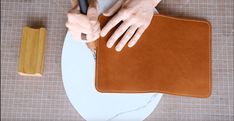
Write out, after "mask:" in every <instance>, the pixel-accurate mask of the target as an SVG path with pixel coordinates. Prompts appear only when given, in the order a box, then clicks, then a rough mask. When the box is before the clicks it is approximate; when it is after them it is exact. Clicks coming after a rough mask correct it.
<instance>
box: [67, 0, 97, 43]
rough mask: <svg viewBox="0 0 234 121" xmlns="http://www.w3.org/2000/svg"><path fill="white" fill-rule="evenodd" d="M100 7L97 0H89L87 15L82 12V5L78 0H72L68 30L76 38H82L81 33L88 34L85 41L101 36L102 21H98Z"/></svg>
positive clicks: (68, 15)
mask: <svg viewBox="0 0 234 121" xmlns="http://www.w3.org/2000/svg"><path fill="white" fill-rule="evenodd" d="M98 14H99V8H98V1H97V0H90V1H89V8H88V12H87V15H83V14H81V13H80V7H79V4H78V1H77V0H72V9H71V10H69V12H68V14H67V17H68V21H67V22H66V24H65V25H66V27H67V28H68V31H70V32H71V34H72V36H73V38H74V39H80V40H82V38H81V33H83V34H86V40H84V41H85V42H92V41H95V40H97V39H98V38H99V36H100V23H99V21H98V16H99V15H98Z"/></svg>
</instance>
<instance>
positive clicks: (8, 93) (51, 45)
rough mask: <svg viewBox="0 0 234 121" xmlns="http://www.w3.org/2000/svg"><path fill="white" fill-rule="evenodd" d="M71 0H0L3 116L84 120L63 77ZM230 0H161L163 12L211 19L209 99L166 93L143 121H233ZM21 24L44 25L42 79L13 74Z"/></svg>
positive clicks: (46, 120) (5, 120) (15, 119)
mask: <svg viewBox="0 0 234 121" xmlns="http://www.w3.org/2000/svg"><path fill="white" fill-rule="evenodd" d="M69 7H70V0H1V119H2V120H3V121H9V120H11V121H27V120H28V121H41V120H44V121H52V120H54V121H58V120H61V121H83V120H84V119H82V117H81V116H80V115H79V114H78V113H77V112H76V110H75V109H74V108H73V107H72V105H71V104H70V102H69V100H68V98H67V96H66V94H65V90H64V88H63V82H62V77H61V59H60V58H61V52H62V46H63V40H64V36H65V33H66V28H65V26H64V23H65V22H66V12H67V11H68V9H69ZM233 8H234V3H233V0H162V2H161V3H160V5H159V6H158V9H159V12H161V13H163V14H166V15H173V16H186V17H193V18H205V19H207V20H209V21H210V22H211V23H212V26H213V29H212V31H213V32H212V38H213V40H212V47H213V48H212V71H213V73H212V78H213V85H212V88H213V89H212V95H211V96H210V97H209V98H207V99H199V98H190V97H179V96H172V95H164V96H163V98H162V100H161V102H160V104H159V106H158V107H157V108H156V109H155V111H154V112H153V113H152V114H151V115H150V116H149V117H148V118H147V119H146V121H155V120H156V121H171V120H173V121H233V120H234V115H233V108H234V106H233V89H234V88H233V47H234V45H233V44H234V43H233V39H234V38H233V33H234V29H233V28H234V26H233V21H234V20H233V14H234V12H233V11H234V10H233ZM25 25H30V26H45V27H46V28H47V29H48V33H47V34H48V37H47V41H46V54H45V56H46V58H45V71H44V76H43V77H42V78H36V77H23V76H19V75H18V74H17V65H18V56H19V46H20V40H21V32H22V28H23V26H25Z"/></svg>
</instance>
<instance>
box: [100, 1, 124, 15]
mask: <svg viewBox="0 0 234 121" xmlns="http://www.w3.org/2000/svg"><path fill="white" fill-rule="evenodd" d="M122 3H123V0H118V1H117V2H116V3H115V4H114V5H113V6H112V7H111V8H110V9H108V10H107V11H105V12H103V15H104V16H112V15H113V14H114V13H116V12H117V11H118V9H119V8H120V7H121V5H122Z"/></svg>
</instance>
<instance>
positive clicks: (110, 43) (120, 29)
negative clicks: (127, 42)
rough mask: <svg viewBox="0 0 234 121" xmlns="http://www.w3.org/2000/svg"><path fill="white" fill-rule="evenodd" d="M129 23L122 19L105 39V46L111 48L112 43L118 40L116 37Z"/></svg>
mask: <svg viewBox="0 0 234 121" xmlns="http://www.w3.org/2000/svg"><path fill="white" fill-rule="evenodd" d="M130 25H131V21H124V22H123V23H122V24H121V25H120V26H119V27H118V28H117V29H116V30H115V32H114V34H112V35H111V37H110V38H109V40H108V41H107V47H108V48H111V47H112V46H113V45H114V43H115V42H116V41H117V40H118V38H119V37H120V36H121V35H122V34H123V33H124V32H125V31H126V30H127V29H128V28H129V26H130Z"/></svg>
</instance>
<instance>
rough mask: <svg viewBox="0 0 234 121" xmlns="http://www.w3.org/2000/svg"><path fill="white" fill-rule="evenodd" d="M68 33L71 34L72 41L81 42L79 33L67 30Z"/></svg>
mask: <svg viewBox="0 0 234 121" xmlns="http://www.w3.org/2000/svg"><path fill="white" fill-rule="evenodd" d="M68 31H69V32H70V33H71V35H72V38H73V39H74V40H81V36H80V35H81V33H77V32H74V31H72V30H69V29H68Z"/></svg>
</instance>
